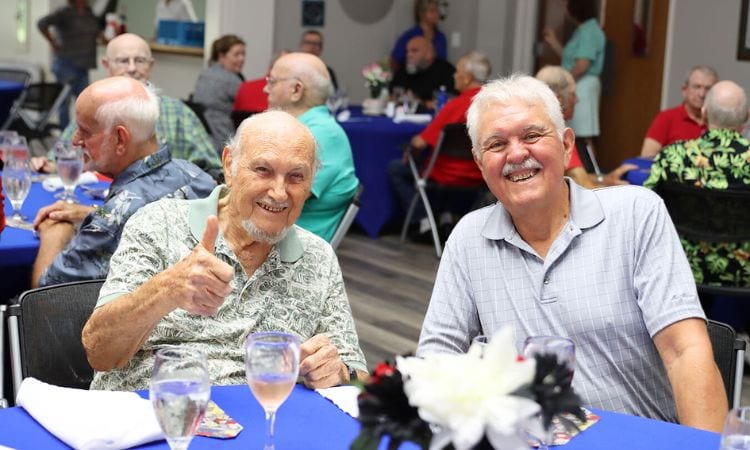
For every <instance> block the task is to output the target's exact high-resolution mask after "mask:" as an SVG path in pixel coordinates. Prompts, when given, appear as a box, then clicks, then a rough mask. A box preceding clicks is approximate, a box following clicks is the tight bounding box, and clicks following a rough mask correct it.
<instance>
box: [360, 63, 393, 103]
mask: <svg viewBox="0 0 750 450" xmlns="http://www.w3.org/2000/svg"><path fill="white" fill-rule="evenodd" d="M362 76H363V77H364V78H365V87H367V89H368V91H369V93H370V97H369V98H368V99H365V101H364V102H363V103H362V111H363V112H364V113H365V114H371V115H380V114H382V113H383V109H384V108H385V103H386V102H387V101H388V83H389V82H390V81H391V77H392V74H391V70H390V67H389V66H388V61H387V60H385V59H382V60H379V61H375V62H372V63H370V64H367V65H366V66H364V67H363V68H362Z"/></svg>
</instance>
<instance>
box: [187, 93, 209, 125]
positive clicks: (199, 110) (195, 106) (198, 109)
mask: <svg viewBox="0 0 750 450" xmlns="http://www.w3.org/2000/svg"><path fill="white" fill-rule="evenodd" d="M192 97H193V96H192V95H191V96H190V98H192ZM182 103H184V104H185V105H187V107H188V108H190V109H191V110H192V111H193V112H194V113H195V115H196V116H198V119H199V120H200V121H201V124H202V125H203V128H205V129H206V133H208V134H209V135H211V134H213V133H212V132H211V127H210V126H209V125H208V120H206V116H205V115H204V114H203V113H204V112H205V111H206V107H205V106H203V105H202V104H200V103H196V102H194V101H192V100H183V101H182Z"/></svg>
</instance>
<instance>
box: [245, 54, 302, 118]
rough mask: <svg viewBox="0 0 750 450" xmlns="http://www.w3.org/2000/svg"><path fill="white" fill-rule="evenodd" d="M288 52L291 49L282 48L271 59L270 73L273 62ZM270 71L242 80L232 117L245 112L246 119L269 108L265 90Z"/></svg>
mask: <svg viewBox="0 0 750 450" xmlns="http://www.w3.org/2000/svg"><path fill="white" fill-rule="evenodd" d="M287 53H290V52H289V50H281V51H279V52H278V53H277V54H276V55H274V57H273V61H271V65H270V66H269V67H268V73H270V72H271V67H273V63H274V62H276V60H277V59H279V58H280V57H282V56H284V55H286V54H287ZM268 73H266V75H265V76H264V77H263V78H258V79H255V80H248V81H243V82H242V84H241V85H240V88H239V89H237V96H236V97H235V98H234V105H233V106H232V118H235V117H237V116H236V115H235V113H239V114H242V113H244V115H245V117H243V119H246V118H247V117H249V116H251V115H252V114H255V113H259V112H263V111H265V110H267V109H268V95H266V92H265V89H266V84H267V83H268V81H267V79H268ZM240 122H241V120H240ZM236 123H237V121H236V120H235V124H236Z"/></svg>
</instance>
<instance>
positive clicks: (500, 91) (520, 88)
mask: <svg viewBox="0 0 750 450" xmlns="http://www.w3.org/2000/svg"><path fill="white" fill-rule="evenodd" d="M516 100H521V101H523V102H525V103H526V104H528V105H529V106H531V105H541V106H542V107H543V108H544V110H545V112H546V113H547V116H548V117H549V119H550V121H551V122H552V125H553V126H554V127H555V131H557V134H558V136H559V137H560V139H562V136H563V131H564V130H565V121H564V120H563V115H562V108H561V106H560V102H559V101H558V99H557V96H556V95H555V93H554V92H552V90H551V89H550V88H549V86H547V85H546V84H544V83H543V82H542V81H539V80H537V79H536V78H534V77H531V76H529V75H525V74H520V73H514V74H513V75H511V76H509V77H506V78H498V79H496V80H493V81H490V82H489V83H487V84H485V85H484V87H482V89H481V90H480V91H479V93H478V94H477V95H475V96H474V99H473V100H472V101H471V106H470V107H469V111H468V112H467V113H466V126H467V128H468V130H469V137H471V143H472V147H473V151H474V154H475V155H476V157H477V158H479V157H481V152H480V148H479V142H477V140H478V136H477V134H478V131H479V130H478V129H477V128H478V127H479V120H480V116H481V115H482V114H483V113H484V112H486V111H487V110H489V109H490V108H493V107H497V106H505V105H508V104H510V103H511V102H513V101H516Z"/></svg>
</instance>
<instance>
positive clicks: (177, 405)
mask: <svg viewBox="0 0 750 450" xmlns="http://www.w3.org/2000/svg"><path fill="white" fill-rule="evenodd" d="M210 395H211V383H210V381H209V377H208V369H207V368H206V355H205V354H204V353H203V352H201V351H200V350H196V349H192V348H188V347H179V346H170V347H165V348H162V349H159V351H157V352H156V360H155V361H154V370H153V372H152V374H151V387H150V397H151V404H152V405H153V406H154V411H155V412H156V419H157V420H158V421H159V426H160V427H161V429H162V431H163V432H164V436H165V437H166V438H167V443H168V444H169V448H170V449H172V450H185V449H187V448H188V445H189V444H190V441H191V440H192V439H193V435H194V434H195V430H196V429H197V428H198V425H200V423H201V420H203V416H204V415H205V413H206V406H207V405H208V399H209V397H210Z"/></svg>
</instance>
